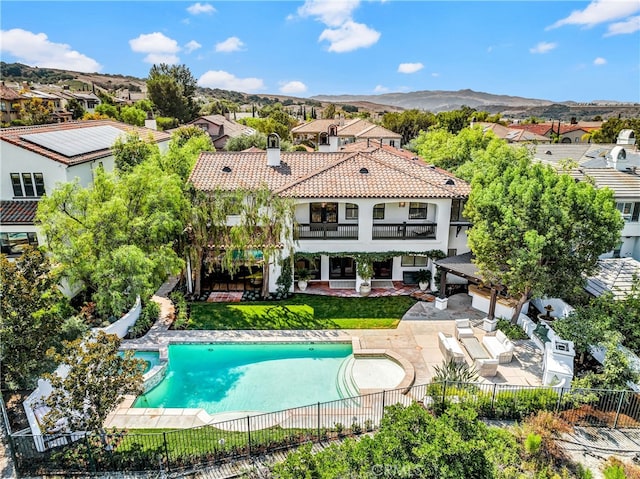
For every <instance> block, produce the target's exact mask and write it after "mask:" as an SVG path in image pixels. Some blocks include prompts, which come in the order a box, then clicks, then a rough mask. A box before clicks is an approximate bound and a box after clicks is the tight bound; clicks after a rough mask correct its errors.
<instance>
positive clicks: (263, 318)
mask: <svg viewBox="0 0 640 479" xmlns="http://www.w3.org/2000/svg"><path fill="white" fill-rule="evenodd" d="M415 303H416V301H415V300H414V299H412V298H410V297H408V296H392V297H383V298H338V297H333V296H315V295H309V294H306V295H305V294H296V295H294V296H292V297H291V298H289V299H287V300H285V301H278V302H274V301H256V302H252V303H250V304H247V305H244V304H241V303H240V304H239V303H191V304H190V311H191V321H190V325H189V329H222V330H229V329H341V328H342V329H382V328H395V327H396V326H397V325H398V323H399V322H400V319H401V318H402V316H403V315H404V313H406V312H407V310H408V309H409V308H410V307H411V306H413V305H414V304H415Z"/></svg>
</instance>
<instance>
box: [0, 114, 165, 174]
mask: <svg viewBox="0 0 640 479" xmlns="http://www.w3.org/2000/svg"><path fill="white" fill-rule="evenodd" d="M96 126H112V127H115V128H118V129H120V130H122V131H123V132H127V131H137V132H138V133H139V134H140V137H141V138H143V139H146V138H147V137H148V136H149V134H151V135H153V139H154V140H155V141H156V143H158V142H161V141H168V140H169V139H170V138H171V135H170V134H169V133H166V132H164V131H156V130H150V129H148V128H140V127H137V126H133V125H127V124H126V123H120V122H118V121H113V120H91V121H73V122H65V123H55V124H49V125H36V126H21V127H15V128H2V129H0V140H1V141H6V142H7V143H11V144H13V145H15V146H17V147H19V148H24V149H25V150H28V151H31V152H33V153H37V154H39V155H41V156H44V157H46V158H50V159H52V160H54V161H57V162H59V163H63V164H65V165H69V166H71V165H77V164H79V163H84V162H86V161H91V160H95V159H98V158H104V157H105V156H109V155H111V148H104V149H102V150H98V151H92V152H90V153H86V154H82V155H77V156H73V157H67V156H65V155H62V154H60V153H57V152H55V151H51V150H49V149H47V148H44V147H42V146H39V145H36V144H34V143H31V142H29V141H26V140H23V139H22V138H20V137H21V136H22V135H26V134H33V133H48V132H54V131H64V130H73V129H79V128H92V127H96Z"/></svg>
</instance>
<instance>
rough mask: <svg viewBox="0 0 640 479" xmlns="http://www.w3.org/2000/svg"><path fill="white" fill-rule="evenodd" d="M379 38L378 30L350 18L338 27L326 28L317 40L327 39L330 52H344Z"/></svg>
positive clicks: (364, 45) (367, 45)
mask: <svg viewBox="0 0 640 479" xmlns="http://www.w3.org/2000/svg"><path fill="white" fill-rule="evenodd" d="M379 39H380V32H377V31H375V30H373V29H371V28H369V27H368V26H366V25H365V24H364V23H356V22H353V21H351V20H349V21H347V22H345V23H344V24H342V25H341V26H340V27H338V28H335V29H331V28H327V29H326V30H325V31H323V32H322V33H321V34H320V38H318V40H319V41H322V40H327V41H328V42H329V43H330V45H329V51H330V52H336V53H344V52H350V51H353V50H357V49H358V48H367V47H370V46H371V45H373V44H374V43H376V42H377V41H378V40H379Z"/></svg>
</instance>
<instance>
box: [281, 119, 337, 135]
mask: <svg viewBox="0 0 640 479" xmlns="http://www.w3.org/2000/svg"><path fill="white" fill-rule="evenodd" d="M339 123H340V120H313V121H308V122H306V123H303V124H302V125H298V126H296V127H293V128H292V129H291V133H293V134H309V135H311V134H314V135H318V134H320V133H322V132H326V131H327V130H328V129H329V126H330V125H338V124H339Z"/></svg>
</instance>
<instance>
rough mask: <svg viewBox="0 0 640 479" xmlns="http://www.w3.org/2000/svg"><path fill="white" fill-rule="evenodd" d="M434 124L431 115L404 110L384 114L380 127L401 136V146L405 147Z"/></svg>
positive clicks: (433, 117) (433, 116)
mask: <svg viewBox="0 0 640 479" xmlns="http://www.w3.org/2000/svg"><path fill="white" fill-rule="evenodd" d="M435 124H436V117H435V115H434V114H433V113H431V112H428V111H420V110H415V109H414V110H406V111H403V112H401V113H397V112H393V113H385V114H384V116H383V117H382V126H384V127H385V128H388V129H389V130H391V131H393V132H395V133H398V134H400V135H402V144H403V145H406V144H407V143H409V142H410V141H411V140H413V139H414V138H416V137H417V136H418V135H419V134H420V132H421V131H422V132H426V131H428V130H429V128H430V127H431V126H433V125H435Z"/></svg>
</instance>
